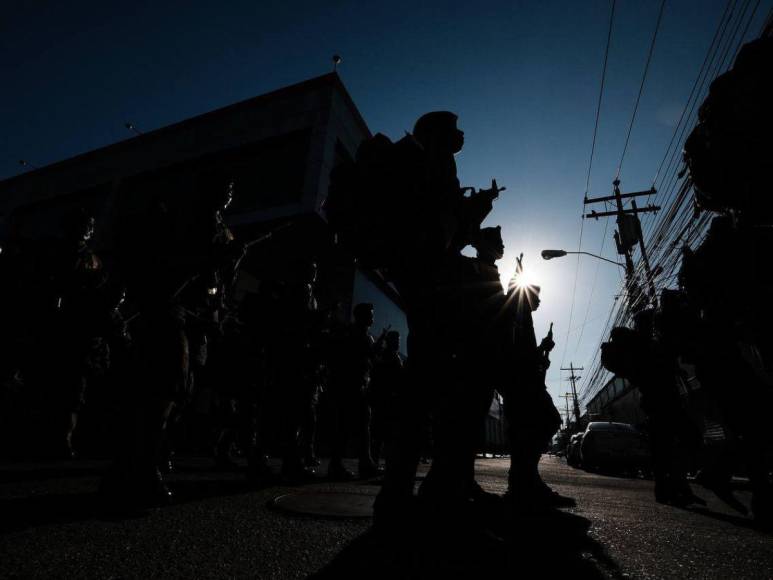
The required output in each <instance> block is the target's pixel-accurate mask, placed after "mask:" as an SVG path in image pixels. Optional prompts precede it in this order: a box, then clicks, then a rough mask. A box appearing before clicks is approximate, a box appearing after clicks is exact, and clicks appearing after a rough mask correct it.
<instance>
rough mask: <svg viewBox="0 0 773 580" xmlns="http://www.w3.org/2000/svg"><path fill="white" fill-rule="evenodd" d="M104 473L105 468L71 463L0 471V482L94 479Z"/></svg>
mask: <svg viewBox="0 0 773 580" xmlns="http://www.w3.org/2000/svg"><path fill="white" fill-rule="evenodd" d="M104 472H105V468H104V466H96V465H93V464H91V465H89V464H86V465H78V464H77V463H70V464H63V465H55V466H50V465H48V466H41V467H34V468H23V469H22V468H19V469H2V470H0V481H2V482H3V483H19V482H26V481H45V480H48V479H58V478H64V477H94V476H99V475H101V474H103V473H104Z"/></svg>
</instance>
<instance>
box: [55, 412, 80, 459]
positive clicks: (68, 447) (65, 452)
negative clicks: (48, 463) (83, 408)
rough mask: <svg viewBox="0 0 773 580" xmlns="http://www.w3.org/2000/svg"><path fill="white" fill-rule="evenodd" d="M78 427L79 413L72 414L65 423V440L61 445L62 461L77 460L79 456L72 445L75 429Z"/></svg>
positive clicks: (60, 454)
mask: <svg viewBox="0 0 773 580" xmlns="http://www.w3.org/2000/svg"><path fill="white" fill-rule="evenodd" d="M77 426H78V413H70V414H69V415H68V416H67V418H66V422H65V429H64V440H63V441H62V443H61V444H60V446H61V450H60V452H59V454H58V455H59V456H60V457H61V459H77V457H78V454H77V453H76V452H75V448H74V447H73V444H72V438H73V435H74V434H75V428H76V427H77Z"/></svg>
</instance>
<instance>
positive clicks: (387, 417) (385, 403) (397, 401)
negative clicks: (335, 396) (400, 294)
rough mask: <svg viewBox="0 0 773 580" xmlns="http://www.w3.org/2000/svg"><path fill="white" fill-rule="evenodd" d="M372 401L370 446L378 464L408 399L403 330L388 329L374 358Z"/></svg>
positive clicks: (370, 400) (372, 455)
mask: <svg viewBox="0 0 773 580" xmlns="http://www.w3.org/2000/svg"><path fill="white" fill-rule="evenodd" d="M368 402H369V403H370V411H371V419H370V441H371V445H370V449H371V457H372V459H373V463H374V464H375V465H378V463H379V459H380V458H381V455H382V451H384V450H385V449H388V448H389V446H390V445H391V444H392V440H393V439H394V429H395V421H396V419H397V416H398V410H399V408H400V406H401V405H405V404H408V403H409V400H408V398H407V397H406V389H405V368H404V363H403V357H402V355H401V354H400V333H399V332H397V331H396V330H390V331H389V332H387V333H386V337H385V340H384V350H383V352H381V353H380V354H379V355H378V356H377V357H376V359H375V361H374V363H373V371H372V373H371V380H370V385H369V388H368Z"/></svg>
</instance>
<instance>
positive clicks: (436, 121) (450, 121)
mask: <svg viewBox="0 0 773 580" xmlns="http://www.w3.org/2000/svg"><path fill="white" fill-rule="evenodd" d="M457 118H458V117H457V116H456V114H454V113H451V112H450V111H433V112H431V113H427V114H425V115H422V116H421V117H419V120H418V121H416V124H415V125H414V126H413V136H414V138H415V139H416V140H417V141H418V142H419V143H421V145H422V146H423V147H424V148H425V149H439V150H441V151H443V152H446V151H447V152H448V153H451V154H456V153H459V151H461V150H462V147H463V146H464V131H461V130H460V129H459V128H458V127H457V126H456V120H457Z"/></svg>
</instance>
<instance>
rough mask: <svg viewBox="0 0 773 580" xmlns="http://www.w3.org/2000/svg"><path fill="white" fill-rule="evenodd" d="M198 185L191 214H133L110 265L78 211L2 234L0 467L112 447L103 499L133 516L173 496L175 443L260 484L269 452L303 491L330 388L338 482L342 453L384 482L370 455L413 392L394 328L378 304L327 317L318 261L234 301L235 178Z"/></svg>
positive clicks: (154, 209)
mask: <svg viewBox="0 0 773 580" xmlns="http://www.w3.org/2000/svg"><path fill="white" fill-rule="evenodd" d="M198 183H199V185H198V189H199V190H198V191H197V192H196V193H197V195H196V196H195V197H194V200H195V201H194V203H193V204H192V205H191V206H190V208H189V210H188V211H181V210H180V208H175V210H174V211H173V210H172V209H170V207H169V206H168V204H167V202H166V201H165V200H164V199H163V198H161V197H155V198H152V199H150V201H149V203H148V204H147V207H145V208H144V209H143V210H142V211H140V212H136V213H135V214H133V215H128V216H123V217H122V219H121V220H120V221H119V222H118V223H117V224H114V226H113V227H114V229H113V231H111V232H110V234H111V236H112V242H113V243H112V244H110V245H109V246H108V250H107V251H106V253H107V254H109V259H108V260H103V258H102V257H101V256H99V255H97V253H96V252H95V250H94V249H93V246H94V244H93V237H94V232H95V226H96V224H95V221H94V219H93V218H92V217H90V216H88V215H86V214H85V213H83V214H81V213H78V214H77V215H76V216H75V217H74V218H72V219H71V220H69V221H68V227H67V228H66V231H65V232H64V235H63V236H61V237H57V238H51V239H38V240H33V239H30V238H25V237H22V236H20V235H16V233H15V232H13V231H12V232H11V233H10V235H9V236H8V237H7V238H6V239H4V240H3V243H2V253H0V276H1V278H2V280H3V284H2V297H1V298H2V299H0V308H2V320H3V328H2V333H1V338H2V345H1V346H2V359H1V362H2V367H0V372H1V373H2V375H1V378H2V405H1V407H0V413H2V417H0V420H1V422H0V425H1V426H2V440H1V441H2V456H3V457H4V458H5V459H8V458H17V459H20V458H28V457H30V456H38V457H47V458H51V457H56V458H68V459H69V458H75V456H76V453H77V451H78V446H79V445H80V446H81V447H86V448H88V450H94V449H95V448H96V450H97V451H98V452H100V453H105V452H107V453H110V454H111V455H113V456H114V463H113V465H112V467H111V468H110V471H109V473H108V474H107V475H106V476H105V478H104V480H103V483H102V489H101V492H102V494H103V496H104V497H105V499H108V500H115V502H117V503H122V504H127V505H138V506H140V505H154V504H159V503H164V502H166V501H168V500H169V499H170V498H171V493H170V491H169V489H168V488H167V486H166V485H165V483H164V478H163V472H165V471H168V470H170V469H172V468H173V461H172V458H173V454H174V450H175V449H176V448H177V447H179V446H187V448H189V449H190V448H194V449H196V448H197V449H206V448H210V449H213V450H214V462H215V467H217V468H219V469H235V468H236V463H235V462H234V461H233V459H234V456H233V455H234V453H236V452H239V453H241V454H243V455H244V456H246V457H247V462H248V475H249V476H250V478H251V479H254V480H256V481H268V480H269V478H271V477H272V474H271V469H270V467H269V464H268V457H267V454H268V453H269V452H275V453H276V454H277V455H278V456H280V457H281V459H282V468H281V476H282V481H285V482H288V483H301V482H304V481H309V480H311V479H313V478H314V477H315V471H314V469H315V467H316V466H318V465H319V462H318V460H317V458H316V449H317V442H316V431H317V428H316V425H317V412H318V410H319V409H320V408H322V405H321V404H320V396H321V395H322V394H323V392H324V402H325V405H324V411H325V413H326V415H327V416H328V423H329V429H328V431H329V432H330V437H329V438H330V441H329V442H327V446H328V448H329V449H330V452H331V454H332V456H333V459H332V461H331V464H330V476H331V477H334V478H337V479H349V478H353V477H354V474H353V473H351V472H350V471H348V470H347V469H346V468H345V466H344V464H343V462H342V458H343V457H344V456H345V455H346V454H347V449H348V448H349V446H356V448H357V453H358V454H359V460H360V461H359V475H360V476H362V477H373V476H376V475H378V473H379V470H378V464H377V462H376V461H374V460H373V459H372V455H373V454H375V455H376V456H378V455H379V454H380V453H382V449H383V448H384V446H385V445H388V440H389V433H390V432H391V426H390V423H391V418H392V417H393V416H394V415H395V411H394V406H395V405H396V404H397V400H398V397H399V396H400V391H401V388H402V384H403V382H404V381H403V377H402V374H403V369H402V366H403V360H402V357H401V355H400V352H399V351H400V335H399V333H398V332H396V331H392V330H388V329H387V330H385V331H384V333H382V336H380V337H379V339H378V340H377V341H374V339H373V338H372V337H371V335H370V334H369V331H370V328H371V326H372V324H373V306H372V305H371V304H366V303H363V304H358V305H356V306H355V308H354V320H353V322H351V323H349V321H347V320H346V319H345V318H344V317H342V316H341V315H340V313H339V312H336V309H329V310H327V311H322V310H320V309H319V307H318V304H317V300H316V297H315V283H316V276H317V271H316V270H317V266H316V263H314V262H313V261H308V262H307V263H305V266H303V267H300V268H296V269H295V270H294V271H293V272H292V273H291V274H290V275H287V276H284V277H283V278H281V279H278V278H276V277H274V279H271V280H266V281H264V283H263V284H261V286H260V292H259V293H252V294H248V295H247V297H246V298H245V299H243V300H242V301H241V303H239V304H236V303H235V302H234V301H233V299H232V297H233V288H234V283H235V281H236V279H237V274H238V268H239V265H240V262H241V261H242V258H243V257H244V255H245V253H246V251H247V245H245V244H241V243H239V242H237V241H236V240H235V238H234V236H233V234H232V233H231V231H230V229H229V228H228V227H227V226H226V225H225V222H224V220H223V215H222V212H223V211H224V210H225V209H226V208H227V207H228V205H229V204H230V202H231V197H232V193H233V183H232V182H231V181H230V180H229V179H228V178H227V176H225V175H222V174H216V173H206V174H202V175H201V176H199V177H198ZM268 237H269V236H264V237H263V238H264V239H265V238H268ZM258 241H261V240H258ZM371 374H373V376H374V380H373V384H372V385H371V384H370V383H371V380H370V378H371ZM84 412H85V419H86V426H87V428H86V434H85V435H83V436H80V435H81V433H80V431H81V429H79V421H80V420H81V419H84ZM371 413H373V414H374V417H375V418H374V419H373V420H372V421H371V417H370V416H371ZM81 422H82V421H81ZM371 425H372V426H373V429H374V432H375V433H376V436H375V437H371V436H370V428H371ZM105 441H107V442H106V443H105Z"/></svg>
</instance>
